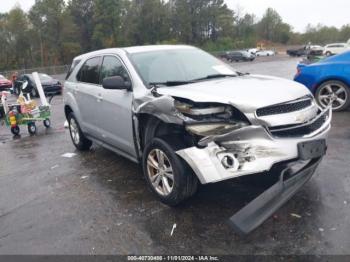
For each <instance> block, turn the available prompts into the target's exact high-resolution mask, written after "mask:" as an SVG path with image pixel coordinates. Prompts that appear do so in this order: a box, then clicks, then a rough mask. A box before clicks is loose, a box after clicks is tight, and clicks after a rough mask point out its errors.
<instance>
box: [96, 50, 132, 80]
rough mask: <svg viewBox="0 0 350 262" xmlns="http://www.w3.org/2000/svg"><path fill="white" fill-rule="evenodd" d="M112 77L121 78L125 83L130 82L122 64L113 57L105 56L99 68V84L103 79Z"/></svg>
mask: <svg viewBox="0 0 350 262" xmlns="http://www.w3.org/2000/svg"><path fill="white" fill-rule="evenodd" d="M112 76H121V77H122V78H123V79H124V81H125V82H130V77H129V74H128V72H127V71H126V69H125V67H124V65H123V64H122V62H121V61H120V60H119V59H118V58H117V57H115V56H105V57H104V59H103V63H102V67H101V83H102V81H103V79H105V78H107V77H112Z"/></svg>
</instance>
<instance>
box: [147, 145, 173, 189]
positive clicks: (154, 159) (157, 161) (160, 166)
mask: <svg viewBox="0 0 350 262" xmlns="http://www.w3.org/2000/svg"><path fill="white" fill-rule="evenodd" d="M147 174H148V177H149V179H150V181H151V183H152V186H153V188H154V189H155V190H156V191H157V193H159V194H160V195H162V196H168V195H170V194H171V192H172V191H173V188H174V183H175V181H174V172H173V168H172V166H171V163H170V161H169V158H168V157H167V156H166V154H165V153H164V152H163V151H162V150H160V149H154V150H152V151H151V152H150V153H149V155H148V158H147Z"/></svg>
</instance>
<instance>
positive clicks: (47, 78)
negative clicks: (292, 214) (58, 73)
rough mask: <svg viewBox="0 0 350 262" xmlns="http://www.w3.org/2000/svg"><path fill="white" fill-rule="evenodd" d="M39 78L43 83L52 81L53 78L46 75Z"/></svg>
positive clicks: (40, 75)
mask: <svg viewBox="0 0 350 262" xmlns="http://www.w3.org/2000/svg"><path fill="white" fill-rule="evenodd" d="M39 78H40V80H41V81H42V82H43V81H50V80H52V77H51V76H49V75H46V74H39Z"/></svg>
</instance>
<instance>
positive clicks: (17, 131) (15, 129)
mask: <svg viewBox="0 0 350 262" xmlns="http://www.w3.org/2000/svg"><path fill="white" fill-rule="evenodd" d="M11 133H12V134H13V135H14V136H19V134H20V133H21V129H20V128H19V126H15V127H11Z"/></svg>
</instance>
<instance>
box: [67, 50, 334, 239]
mask: <svg viewBox="0 0 350 262" xmlns="http://www.w3.org/2000/svg"><path fill="white" fill-rule="evenodd" d="M77 61H80V62H77ZM76 62H77V63H78V64H77V65H76V66H75V67H74V66H73V70H71V73H70V75H69V76H68V77H67V80H66V82H65V89H64V111H65V115H66V118H67V120H68V122H69V131H70V135H71V139H72V143H73V144H74V146H75V147H76V148H77V149H78V150H81V151H86V150H89V149H90V148H91V146H92V143H93V142H96V143H97V144H99V145H102V146H104V147H106V148H107V149H109V150H112V151H114V152H116V153H118V154H120V155H122V156H124V157H126V158H128V159H130V160H132V161H134V162H136V163H139V164H141V165H142V167H143V173H144V177H145V181H146V183H147V184H148V186H149V188H150V189H151V190H152V192H153V193H154V195H155V196H156V197H157V198H158V199H159V200H160V201H162V202H163V203H165V204H167V205H170V206H175V205H178V204H180V203H181V202H183V201H185V200H187V199H188V198H190V197H191V196H193V195H194V194H195V193H196V191H197V186H198V184H199V183H202V184H211V183H217V182H222V181H227V180H229V179H234V178H239V177H242V176H250V175H257V174H258V175H259V176H260V177H261V179H263V178H265V179H268V178H269V179H271V181H273V183H275V185H274V186H272V187H271V188H270V189H269V190H267V191H266V192H265V193H263V194H262V195H261V196H260V197H258V198H257V199H256V200H255V201H253V202H252V203H250V204H249V205H248V206H247V207H246V208H244V209H243V210H241V211H239V212H238V213H237V214H236V215H235V216H233V217H232V218H231V219H230V222H231V224H232V225H233V227H234V228H235V229H236V230H237V231H239V232H241V233H249V232H250V231H252V230H253V229H255V228H256V227H257V226H259V225H260V224H261V223H263V222H264V220H266V219H267V218H268V217H269V216H271V214H273V213H274V212H275V211H276V210H277V209H278V208H279V207H281V206H282V204H284V203H285V202H286V201H287V200H288V199H290V198H291V197H292V195H294V194H295V193H296V191H297V190H298V189H300V188H301V187H302V186H303V185H304V184H305V183H306V182H307V181H308V180H309V179H311V177H312V175H313V174H314V172H315V170H316V168H317V166H318V165H319V164H320V162H321V160H322V158H323V156H324V155H325V154H326V150H327V146H326V144H327V142H326V138H327V135H328V132H329V130H330V127H331V126H330V122H331V118H332V116H331V111H330V109H327V110H322V111H321V110H319V107H318V106H317V105H316V103H315V102H314V98H313V96H312V95H311V93H310V91H309V90H307V89H306V88H305V87H304V86H303V85H301V84H298V83H295V82H293V81H290V80H287V79H281V78H276V77H269V76H261V75H258V76H255V75H249V74H241V73H238V72H236V71H234V70H233V69H232V68H231V67H230V66H228V65H227V64H225V63H223V62H222V61H220V60H219V59H216V58H215V57H213V56H211V55H210V54H208V53H206V52H204V51H202V50H200V49H198V48H195V47H190V46H166V45H162V46H139V47H128V48H114V49H107V50H100V51H95V52H92V53H88V54H84V55H82V56H79V57H78V58H76V59H74V61H73V64H75V63H76ZM273 170H274V171H275V172H272V171H273ZM274 174H275V175H274ZM218 193H219V192H218Z"/></svg>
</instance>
